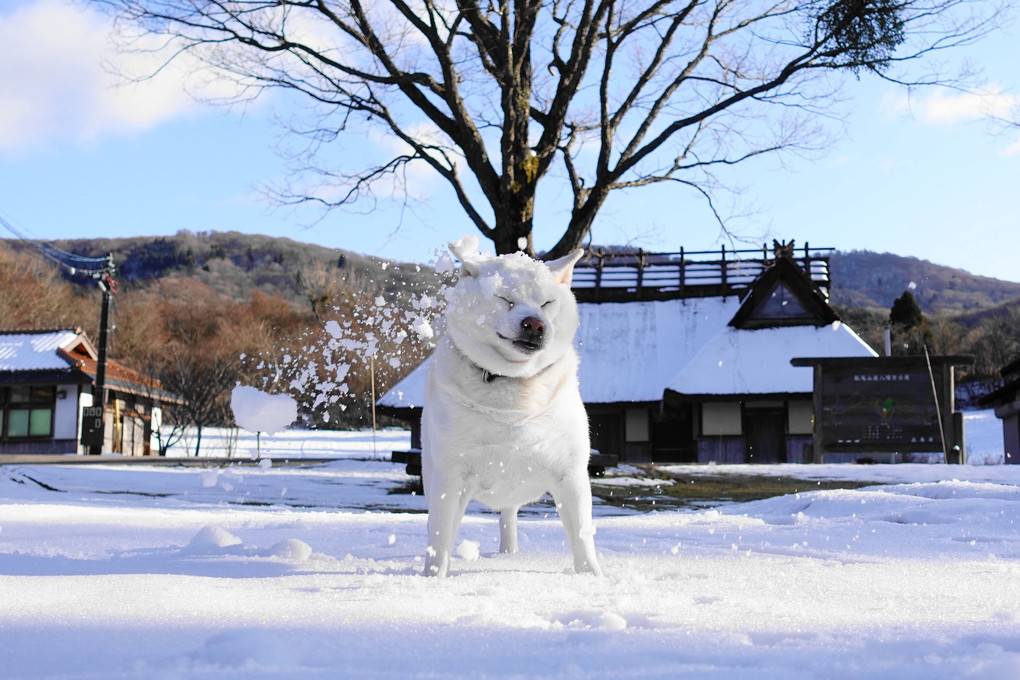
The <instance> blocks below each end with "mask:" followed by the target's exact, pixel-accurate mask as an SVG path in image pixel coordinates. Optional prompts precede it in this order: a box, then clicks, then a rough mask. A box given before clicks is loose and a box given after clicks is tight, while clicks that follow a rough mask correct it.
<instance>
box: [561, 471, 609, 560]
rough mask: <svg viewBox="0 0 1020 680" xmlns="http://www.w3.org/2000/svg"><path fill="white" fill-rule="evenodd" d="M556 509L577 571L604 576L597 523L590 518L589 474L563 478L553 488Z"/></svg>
mask: <svg viewBox="0 0 1020 680" xmlns="http://www.w3.org/2000/svg"><path fill="white" fill-rule="evenodd" d="M553 500H554V501H556V510H557V511H558V512H559V514H560V520H561V521H562V522H563V530H564V531H566V533H567V544H568V545H569V546H570V552H571V554H572V555H573V557H574V571H575V572H577V573H578V574H583V573H590V574H595V575H596V576H602V569H601V567H599V562H598V558H597V557H596V555H595V523H594V522H593V521H592V518H591V482H589V481H588V476H587V475H583V476H578V477H574V476H570V477H566V478H564V479H563V480H561V482H560V485H559V488H558V489H557V490H555V491H554V492H553Z"/></svg>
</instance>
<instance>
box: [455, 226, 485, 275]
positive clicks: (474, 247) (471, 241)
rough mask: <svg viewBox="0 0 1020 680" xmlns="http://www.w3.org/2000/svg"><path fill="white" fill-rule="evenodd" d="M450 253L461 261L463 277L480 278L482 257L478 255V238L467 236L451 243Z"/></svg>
mask: <svg viewBox="0 0 1020 680" xmlns="http://www.w3.org/2000/svg"><path fill="white" fill-rule="evenodd" d="M450 252H451V253H453V256H454V257H456V258H457V259H458V260H460V273H461V276H478V267H479V265H480V264H481V261H482V256H481V255H480V254H479V253H478V237H477V236H473V235H465V236H462V237H461V238H460V240H458V241H453V242H452V243H450Z"/></svg>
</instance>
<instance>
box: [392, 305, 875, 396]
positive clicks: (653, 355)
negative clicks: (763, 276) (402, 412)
mask: <svg viewBox="0 0 1020 680" xmlns="http://www.w3.org/2000/svg"><path fill="white" fill-rule="evenodd" d="M739 306H740V301H739V300H738V299H737V298H735V297H728V298H721V297H712V298H688V299H677V300H659V301H647V302H620V303H601V304H596V303H581V304H579V305H578V311H579V314H580V318H581V326H580V329H579V330H578V333H577V349H578V353H579V354H580V357H581V367H580V371H579V379H580V384H581V398H582V399H583V400H584V402H585V403H586V404H611V403H620V402H644V401H659V400H661V399H662V397H663V392H664V390H665V389H667V388H668V389H670V390H672V391H674V392H677V393H680V394H689V395H728V394H791V393H792V394H799V393H803V394H808V393H810V392H811V391H812V387H813V385H812V380H813V376H812V371H811V369H810V368H803V367H795V366H791V365H790V359H792V358H794V357H865V356H876V354H875V352H874V351H873V350H872V349H871V348H870V347H869V346H868V345H867V344H866V343H865V342H864V341H863V340H861V338H860V337H859V336H858V335H857V334H856V333H855V332H854V331H853V330H852V329H851V328H850V327H849V326H847V325H846V324H842V323H840V322H836V323H833V324H829V325H827V326H820V327H819V326H787V327H780V328H763V329H759V330H745V329H738V328H733V327H730V326H728V325H727V324H728V323H729V321H730V319H732V318H733V315H734V314H735V313H736V311H737V309H738V308H739ZM427 372H428V361H427V360H426V361H425V362H424V363H423V364H422V365H421V366H419V367H418V368H416V369H415V370H414V371H413V372H412V373H411V374H410V375H408V376H407V377H406V378H404V379H403V380H402V381H400V382H399V383H398V384H397V385H396V386H395V387H393V388H392V389H391V390H390V391H389V392H387V393H386V394H385V395H383V397H382V399H380V400H379V402H378V403H379V405H380V406H386V407H390V408H420V407H421V406H422V404H423V403H424V398H425V377H426V374H427Z"/></svg>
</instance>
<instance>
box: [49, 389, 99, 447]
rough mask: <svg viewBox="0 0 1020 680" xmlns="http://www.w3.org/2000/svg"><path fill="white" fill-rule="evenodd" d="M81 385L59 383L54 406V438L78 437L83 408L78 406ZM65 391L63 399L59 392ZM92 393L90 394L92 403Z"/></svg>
mask: <svg viewBox="0 0 1020 680" xmlns="http://www.w3.org/2000/svg"><path fill="white" fill-rule="evenodd" d="M80 388H81V386H80V385H75V384H70V385H57V393H58V396H57V401H56V402H55V404H54V407H53V438H54V439H74V440H77V439H78V416H79V414H80V413H81V409H80V408H79V406H78V403H79V398H78V390H79V389H80ZM60 392H63V393H64V398H63V399H61V398H60V396H59V393H60ZM91 400H92V395H89V402H90V404H91Z"/></svg>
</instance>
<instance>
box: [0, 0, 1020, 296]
mask: <svg viewBox="0 0 1020 680" xmlns="http://www.w3.org/2000/svg"><path fill="white" fill-rule="evenodd" d="M108 30H109V26H108V24H107V23H106V20H105V19H104V18H103V17H101V16H100V15H98V14H95V13H94V12H91V11H89V10H88V9H86V8H83V7H82V6H80V5H73V4H70V3H69V2H68V0H14V1H13V2H10V1H5V2H4V3H3V4H2V5H0V44H3V45H4V46H5V47H4V50H3V51H2V52H0V92H2V93H3V96H2V97H0V215H2V216H3V217H4V218H5V219H6V220H7V221H9V222H12V223H14V224H15V225H17V226H18V227H20V228H21V229H23V230H25V231H27V232H30V233H31V234H33V235H35V236H38V237H40V238H44V239H56V238H74V237H116V236H139V235H161V234H173V233H175V232H177V231H178V230H181V229H189V230H191V231H209V230H216V231H227V230H238V231H243V232H251V233H262V234H268V235H272V236H286V237H290V238H293V239H296V240H299V241H306V242H312V243H319V244H322V245H326V246H330V247H338V248H345V249H348V250H353V251H356V252H361V253H368V254H374V255H380V256H384V257H389V258H393V259H397V260H405V261H419V262H425V261H429V260H432V259H433V258H434V257H435V253H436V252H437V250H438V249H439V248H441V247H442V245H443V244H444V243H446V242H447V241H449V240H452V239H455V238H458V237H459V236H461V235H462V234H464V233H470V232H472V229H473V228H472V226H471V225H470V224H469V223H468V222H467V220H466V218H464V217H463V216H462V214H461V213H460V211H459V208H458V207H457V206H456V205H455V204H454V202H453V200H452V197H451V196H450V194H449V192H448V191H447V189H446V188H445V186H444V185H442V184H441V183H440V181H439V180H432V181H429V180H426V179H422V180H421V181H420V183H418V184H416V186H415V192H416V194H417V200H415V201H413V202H412V203H410V204H408V205H403V204H402V203H395V202H386V201H383V202H381V203H379V204H378V205H376V206H374V207H372V208H371V209H370V207H369V206H364V207H363V209H361V210H360V211H335V212H333V213H331V214H329V215H326V216H322V215H321V214H320V213H318V212H315V211H312V210H308V209H293V208H281V207H274V206H273V205H272V204H271V203H270V202H269V201H268V200H267V199H266V198H265V197H264V193H263V192H262V191H261V190H260V187H262V186H264V185H266V184H267V183H273V182H280V181H283V180H285V179H286V177H287V168H286V164H285V162H284V161H283V159H282V158H281V157H280V155H279V153H278V151H279V148H280V143H281V134H282V129H281V128H280V127H279V126H278V125H277V124H276V123H275V122H274V118H275V117H276V116H277V115H280V114H281V112H282V111H285V109H283V108H282V107H284V106H285V102H283V101H282V100H281V99H280V98H279V97H275V98H274V97H269V98H267V99H266V100H265V101H259V102H256V103H253V104H250V105H248V106H246V107H237V106H235V107H233V108H225V107H215V106H210V105H203V104H198V103H196V102H195V101H193V99H192V98H190V97H189V96H187V94H185V92H184V88H183V87H182V82H183V81H185V77H184V76H183V75H182V73H180V72H177V71H174V70H170V71H168V72H166V73H164V74H162V75H161V76H160V77H159V78H157V79H155V80H153V81H152V82H149V83H146V84H144V85H142V86H134V87H124V86H120V87H117V86H115V85H114V78H113V77H112V76H110V75H109V73H107V71H106V70H104V68H103V67H102V64H103V63H104V61H118V60H121V59H123V58H124V57H121V56H118V55H117V54H116V53H114V52H111V51H110V48H109V46H108V43H107V41H106V34H107V31H108ZM1017 32H1018V28H1017V23H1016V21H1015V16H1014V21H1013V22H1012V23H1011V24H1010V25H1009V26H1007V27H1006V28H1005V30H1003V31H1001V32H999V33H997V34H996V35H993V36H991V37H989V38H987V39H986V40H984V41H982V42H981V43H980V44H979V45H977V46H974V47H971V48H967V49H964V50H961V51H960V52H958V53H956V54H955V56H956V58H958V59H960V60H964V59H966V60H969V61H970V62H972V63H973V64H974V65H976V66H978V67H979V68H981V70H982V71H983V73H982V81H983V82H984V84H985V86H986V88H987V89H986V94H985V95H984V96H981V97H979V96H965V95H961V94H958V93H952V92H948V91H933V90H927V91H921V92H917V93H914V94H913V95H912V96H911V97H910V99H909V100H908V99H907V98H906V96H905V93H904V92H903V91H902V90H900V89H898V88H896V87H894V86H891V85H887V84H883V83H880V82H877V81H875V80H869V79H866V78H864V79H862V80H861V81H860V82H853V81H851V82H849V83H848V84H847V87H846V90H845V95H846V96H847V99H848V101H847V103H846V105H845V107H844V110H845V111H846V113H847V116H846V120H845V125H837V124H830V126H829V132H830V133H831V134H832V135H833V138H834V141H833V143H832V144H831V146H830V148H829V149H828V151H827V152H826V153H825V154H823V155H822V156H821V157H820V158H812V159H801V158H798V157H785V158H784V159H783V162H779V160H778V159H775V158H772V159H767V160H758V161H754V162H752V163H749V164H746V165H743V166H740V167H739V168H737V169H734V170H733V171H732V173H731V174H730V175H728V176H726V177H725V179H726V180H728V181H729V182H730V183H732V184H734V185H737V186H740V187H742V191H741V193H740V194H739V196H732V197H729V196H727V197H723V198H722V204H723V205H724V207H725V208H726V209H728V210H732V212H733V213H735V214H740V215H743V217H736V218H734V219H733V220H732V221H731V222H730V226H731V228H732V229H734V230H735V231H737V232H738V233H740V234H741V235H743V236H744V237H746V238H748V239H749V240H750V241H751V242H752V243H753V244H756V245H757V244H761V243H763V242H765V240H766V239H767V240H769V241H770V240H771V239H772V238H779V239H784V240H788V239H795V240H796V241H797V242H798V244H803V243H804V242H805V241H807V242H810V243H811V245H813V246H833V247H836V248H839V249H842V250H852V249H867V250H875V251H879V252H892V253H896V254H899V255H909V256H914V257H919V258H923V259H927V260H931V261H932V262H936V263H938V264H945V265H950V266H955V267H961V268H963V269H966V270H968V271H970V272H972V273H974V274H979V275H984V276H992V277H995V278H1000V279H1006V280H1011V281H1017V282H1020V265H1018V264H1017V253H1018V252H1020V211H1018V210H1017V196H1018V195H1020V190H1018V187H1020V129H1014V130H1008V129H1007V130H1004V129H1002V128H1000V127H997V126H995V125H992V124H989V122H988V120H987V118H986V117H985V116H984V115H983V114H984V112H986V111H988V110H989V109H992V110H995V111H998V112H1000V113H1001V112H1006V111H1010V110H1020V99H1018V98H1017V97H1016V95H1017V94H1018V93H1020V70H1018V69H1017V67H1016V64H1017V63H1020V48H1018V47H1017V45H1018V44H1020V41H1018V40H1017V37H1018V36H1017ZM132 66H137V67H138V68H140V69H144V66H145V65H144V64H132ZM187 86H188V87H190V88H192V89H194V88H195V87H198V85H196V83H195V82H194V81H193V80H192V81H189V82H188V83H187ZM206 91H207V90H206ZM361 141H362V140H361V139H358V142H361ZM363 149H364V147H360V150H359V146H358V144H352V145H351V148H350V149H347V150H345V151H344V152H342V153H346V154H350V155H353V156H355V157H356V156H358V155H359V153H361V152H363ZM731 199H732V201H731ZM562 223H563V216H562V214H561V213H557V212H555V211H552V210H549V211H546V212H540V213H539V215H538V217H537V223H536V244H537V246H538V247H539V248H542V247H549V246H550V245H552V242H553V240H554V238H555V236H557V235H558V227H559V225H561V224H562ZM0 236H7V234H0ZM593 240H594V242H595V243H602V244H605V243H629V244H632V245H636V246H643V247H645V248H647V249H650V250H670V251H671V250H677V249H678V248H679V247H680V246H684V247H685V248H686V249H687V250H700V249H717V248H718V247H719V245H720V243H722V240H721V235H720V232H719V228H718V226H717V225H716V224H715V222H714V220H713V218H712V216H711V214H710V212H709V211H708V209H707V208H706V206H705V204H704V202H703V201H702V200H701V199H700V198H699V197H697V196H696V195H694V194H692V193H690V192H686V191H684V190H681V189H678V188H676V187H657V188H653V189H640V190H636V191H633V192H631V193H630V194H626V195H623V196H621V197H618V198H614V199H612V200H611V201H610V203H609V204H607V206H606V207H605V208H604V210H603V211H602V213H601V215H600V217H599V220H598V222H597V223H596V227H595V230H594V236H593ZM727 244H729V242H727ZM919 283H920V284H921V285H923V282H919Z"/></svg>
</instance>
